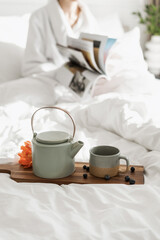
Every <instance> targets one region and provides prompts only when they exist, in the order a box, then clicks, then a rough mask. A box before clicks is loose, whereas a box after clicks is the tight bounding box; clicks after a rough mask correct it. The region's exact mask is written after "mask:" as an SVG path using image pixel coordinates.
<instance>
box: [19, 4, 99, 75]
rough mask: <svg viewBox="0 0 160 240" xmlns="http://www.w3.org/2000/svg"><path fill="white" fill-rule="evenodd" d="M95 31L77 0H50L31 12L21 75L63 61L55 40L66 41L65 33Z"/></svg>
mask: <svg viewBox="0 0 160 240" xmlns="http://www.w3.org/2000/svg"><path fill="white" fill-rule="evenodd" d="M95 31H96V21H95V19H94V17H93V15H92V14H91V12H90V11H89V9H88V7H87V6H86V5H85V4H84V3H83V2H80V1H78V0H51V1H50V2H49V4H48V5H47V6H45V7H43V8H41V9H39V10H38V11H36V12H35V13H33V15H32V16H31V19H30V27H29V33H28V41H27V46H26V51H25V57H24V63H23V67H22V74H23V76H30V75H33V74H37V73H41V72H50V71H52V70H54V69H55V68H57V67H59V66H60V65H62V64H63V63H64V61H65V60H64V58H63V57H62V55H61V54H60V53H59V51H58V49H57V46H56V45H57V44H61V45H66V42H67V36H72V37H78V36H79V34H80V32H89V33H93V32H95Z"/></svg>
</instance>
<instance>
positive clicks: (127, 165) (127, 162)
mask: <svg viewBox="0 0 160 240" xmlns="http://www.w3.org/2000/svg"><path fill="white" fill-rule="evenodd" d="M120 159H124V160H125V161H126V170H125V171H119V172H124V173H125V172H127V171H128V167H129V160H128V158H126V157H124V156H119V160H120Z"/></svg>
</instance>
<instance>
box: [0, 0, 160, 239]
mask: <svg viewBox="0 0 160 240" xmlns="http://www.w3.org/2000/svg"><path fill="white" fill-rule="evenodd" d="M15 2H16V3H15V4H17V6H19V3H20V1H15ZM29 2H31V1H29V0H28V3H26V5H25V6H24V5H23V7H22V6H21V8H20V7H19V8H17V10H15V8H14V10H15V11H16V12H14V13H13V8H9V9H8V8H7V7H6V6H7V3H10V1H2V0H1V1H0V4H1V6H2V7H3V15H5V16H1V17H0V33H2V30H3V28H4V23H5V28H8V29H10V28H12V27H13V26H16V27H17V30H15V31H19V29H20V28H21V30H22V29H23V31H24V34H23V37H24V38H23V39H20V38H18V37H17V38H14V34H12V38H11V37H10V36H11V35H10V36H9V35H8V36H6V35H5V34H4V32H3V34H2V35H1V34H0V56H1V59H0V73H1V75H0V124H1V128H0V163H1V164H2V163H8V162H17V161H18V158H17V153H18V152H19V151H20V146H21V145H22V144H23V143H24V141H26V140H31V139H32V131H31V124H30V120H31V116H32V114H33V112H34V111H35V110H36V109H38V108H39V107H42V106H58V107H62V108H64V109H66V110H68V111H69V112H70V114H71V115H72V117H73V118H74V120H75V123H76V129H77V130H76V135H75V140H82V141H83V142H84V147H83V148H82V149H81V150H80V152H79V153H78V154H77V156H76V161H81V162H88V161H89V149H90V148H91V147H93V146H96V145H112V146H115V147H117V148H119V149H120V151H121V153H122V154H123V155H125V156H127V157H128V158H129V161H130V164H133V165H143V166H144V169H145V173H144V179H145V184H144V185H125V184H121V185H117V184H102V185H101V184H100V185H97V184H96V185H92V184H91V185H80V184H70V185H62V186H59V185H56V184H45V183H34V184H33V183H17V182H15V181H13V180H11V179H10V176H9V174H2V173H1V174H0V215H1V218H0V239H3V240H4V239H5V240H8V239H9V240H10V239H12V240H14V239H16V240H18V239H29V240H32V239H34V240H35V239H38V240H40V239H47V240H49V239H68V240H71V239H81V240H85V239H87V240H89V239H100V240H102V239H120V240H121V239H123V240H124V239H138V240H140V239H145V240H151V239H152V240H158V239H160V229H159V226H160V207H159V205H160V187H159V183H160V112H159V103H160V96H159V95H160V94H159V92H160V83H159V81H158V80H156V79H155V78H154V76H153V75H152V74H151V73H149V72H148V70H147V66H146V63H145V61H144V58H143V54H142V50H141V47H140V43H139V36H140V35H139V34H140V32H139V30H138V29H137V28H134V29H133V30H130V31H129V32H127V33H125V34H123V36H122V37H121V39H122V40H120V41H119V45H117V48H115V50H114V51H112V54H111V56H110V61H109V62H108V65H107V68H108V71H109V73H110V77H111V80H110V81H109V82H108V83H107V85H106V89H105V92H104V93H103V94H101V95H99V96H96V97H94V98H88V99H86V100H80V99H75V96H74V95H73V94H72V93H71V92H70V91H69V90H67V89H65V88H64V89H62V86H58V85H57V86H56V87H55V85H54V84H53V81H52V79H50V78H49V77H46V76H38V77H37V78H36V77H35V78H34V79H32V78H27V79H22V78H21V72H20V67H21V61H22V57H23V52H24V47H25V41H26V36H27V26H28V19H29V14H28V13H27V12H30V11H33V10H35V9H36V8H37V7H40V6H41V4H42V5H43V4H44V1H39V0H38V1H33V2H34V3H35V4H33V2H32V3H30V4H29ZM93 2H94V1H93ZM93 2H91V1H88V3H90V4H91V7H92V8H93ZM122 2H123V3H125V4H126V1H122ZM131 2H132V4H133V1H131ZM135 2H137V4H139V3H138V2H139V1H135ZM135 2H134V4H133V8H134V9H135V7H137V8H139V5H135ZM140 2H141V4H142V1H140ZM21 3H22V1H21ZM102 3H104V1H102ZM23 4H25V1H23ZM15 6H16V5H15ZM26 6H27V8H26ZM129 6H130V5H129ZM102 7H103V4H102ZM1 9H2V8H1ZM26 9H27V10H26ZM93 9H94V8H93ZM26 11H27V12H26ZM16 13H17V14H18V16H15V14H16ZM21 14H22V16H21ZM1 15H2V12H1ZM7 15H10V17H9V16H7ZM12 15H14V16H12ZM123 17H124V16H123ZM114 19H115V25H116V24H117V25H118V26H119V27H118V29H119V30H117V32H118V31H119V35H122V33H123V30H122V28H121V27H122V26H121V25H120V22H118V23H117V21H118V20H117V16H116V17H115V18H114ZM103 21H104V19H103ZM112 21H113V20H112ZM13 24H14V25H13ZM106 24H107V23H106ZM117 25H116V26H117ZM131 25H132V24H131ZM131 27H133V26H130V28H131ZM9 33H10V34H11V31H9ZM16 36H18V34H17V35H16ZM131 46H132V47H131ZM133 46H134V47H133ZM62 92H63V94H62ZM16 93H17V94H16ZM35 127H36V130H37V131H41V129H42V127H43V129H48V128H53V127H54V128H56V129H64V130H65V131H70V132H72V127H71V123H70V121H69V120H68V119H67V118H65V116H64V115H59V113H58V114H55V113H53V112H51V111H46V112H42V113H41V114H40V115H38V117H37V119H36V123H35Z"/></svg>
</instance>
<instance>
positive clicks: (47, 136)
mask: <svg viewBox="0 0 160 240" xmlns="http://www.w3.org/2000/svg"><path fill="white" fill-rule="evenodd" d="M69 139H71V137H70V135H69V134H68V133H66V132H61V131H47V132H41V133H38V134H37V135H36V140H37V142H40V143H44V144H58V143H64V142H67V141H68V140H69Z"/></svg>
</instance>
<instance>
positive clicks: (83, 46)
mask: <svg viewBox="0 0 160 240" xmlns="http://www.w3.org/2000/svg"><path fill="white" fill-rule="evenodd" d="M67 43H68V46H69V47H72V48H74V49H78V50H80V51H81V52H82V53H83V55H84V57H85V59H86V61H87V62H88V64H89V65H90V66H91V68H93V69H94V70H96V71H97V72H100V73H101V72H102V71H101V69H100V68H99V67H98V65H97V63H96V61H95V55H94V45H93V42H92V41H86V40H83V39H76V38H71V37H68V39H67Z"/></svg>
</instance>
